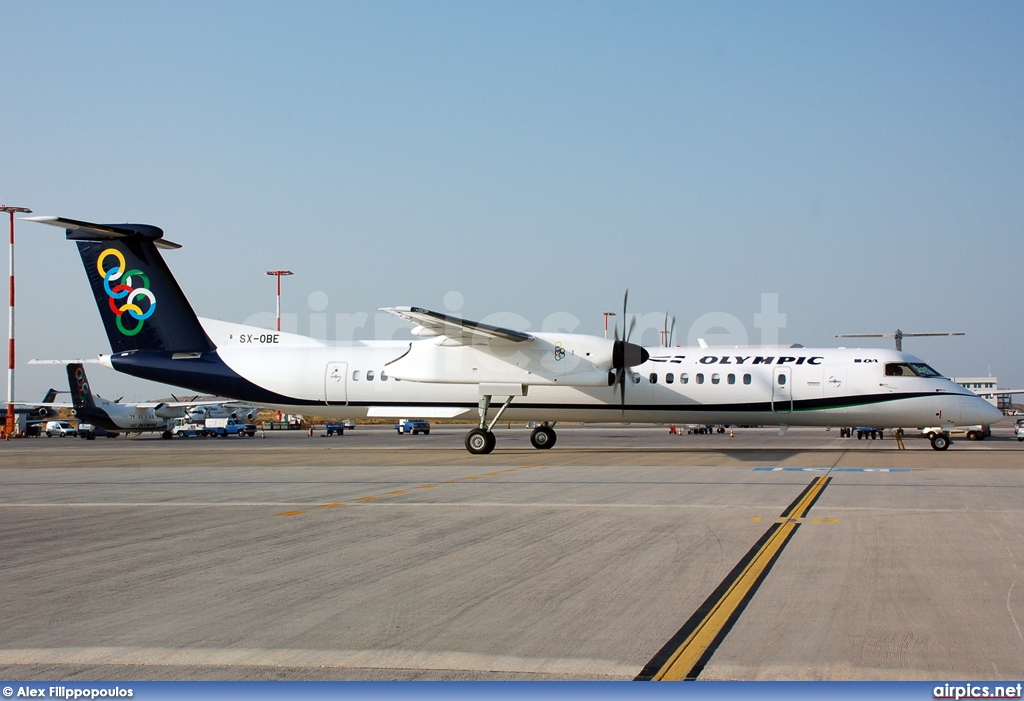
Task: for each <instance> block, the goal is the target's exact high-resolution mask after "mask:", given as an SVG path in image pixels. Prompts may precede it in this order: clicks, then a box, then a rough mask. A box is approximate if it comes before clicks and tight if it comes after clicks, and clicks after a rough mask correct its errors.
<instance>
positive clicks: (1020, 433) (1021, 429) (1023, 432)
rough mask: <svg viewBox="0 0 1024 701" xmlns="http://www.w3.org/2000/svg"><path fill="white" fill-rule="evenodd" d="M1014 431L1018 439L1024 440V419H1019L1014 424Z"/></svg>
mask: <svg viewBox="0 0 1024 701" xmlns="http://www.w3.org/2000/svg"><path fill="white" fill-rule="evenodd" d="M1013 432H1014V434H1016V436H1017V440H1019V441H1024V419H1017V420H1016V421H1015V422H1014V424H1013Z"/></svg>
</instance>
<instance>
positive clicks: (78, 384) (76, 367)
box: [68, 363, 96, 412]
mask: <svg viewBox="0 0 1024 701" xmlns="http://www.w3.org/2000/svg"><path fill="white" fill-rule="evenodd" d="M68 388H69V389H70V390H71V402H72V404H73V405H74V407H75V411H76V412H77V411H81V410H83V409H85V410H89V409H95V408H96V400H95V399H93V396H92V390H91V389H90V388H89V378H88V377H86V376H85V367H84V366H83V365H82V364H81V363H68Z"/></svg>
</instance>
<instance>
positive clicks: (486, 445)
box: [466, 428, 497, 455]
mask: <svg viewBox="0 0 1024 701" xmlns="http://www.w3.org/2000/svg"><path fill="white" fill-rule="evenodd" d="M496 443H497V440H496V439H495V438H494V434H493V433H491V432H490V431H488V430H487V429H484V428H474V429H473V430H472V431H470V432H469V433H467V434H466V450H468V451H469V452H471V453H472V454H473V455H487V454H488V453H489V452H491V451H492V450H494V445H495V444H496Z"/></svg>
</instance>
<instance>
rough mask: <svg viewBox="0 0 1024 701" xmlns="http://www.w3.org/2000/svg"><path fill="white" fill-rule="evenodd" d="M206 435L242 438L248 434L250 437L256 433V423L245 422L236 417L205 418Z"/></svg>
mask: <svg viewBox="0 0 1024 701" xmlns="http://www.w3.org/2000/svg"><path fill="white" fill-rule="evenodd" d="M206 435H208V436H221V437H222V438H223V437H224V436H238V437H239V438H243V437H245V436H249V437H250V438H252V437H253V436H255V435H256V424H247V423H245V422H244V421H239V420H238V419H232V418H227V419H207V420H206Z"/></svg>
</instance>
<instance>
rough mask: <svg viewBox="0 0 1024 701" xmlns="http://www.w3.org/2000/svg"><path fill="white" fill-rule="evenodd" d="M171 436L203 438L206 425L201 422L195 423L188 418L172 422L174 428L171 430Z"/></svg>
mask: <svg viewBox="0 0 1024 701" xmlns="http://www.w3.org/2000/svg"><path fill="white" fill-rule="evenodd" d="M171 435H173V436H178V437H182V436H200V437H202V436H205V435H206V424H205V423H204V422H202V421H199V422H195V421H192V420H190V419H188V418H180V419H175V420H174V428H172V429H171Z"/></svg>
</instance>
